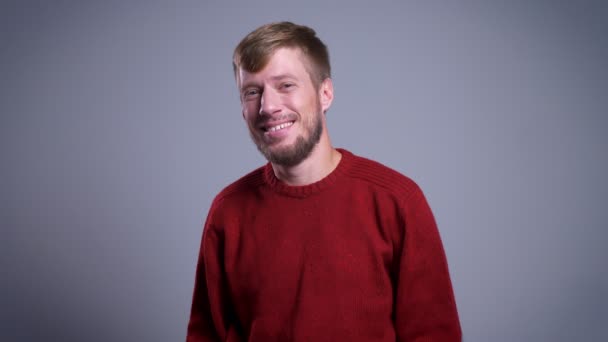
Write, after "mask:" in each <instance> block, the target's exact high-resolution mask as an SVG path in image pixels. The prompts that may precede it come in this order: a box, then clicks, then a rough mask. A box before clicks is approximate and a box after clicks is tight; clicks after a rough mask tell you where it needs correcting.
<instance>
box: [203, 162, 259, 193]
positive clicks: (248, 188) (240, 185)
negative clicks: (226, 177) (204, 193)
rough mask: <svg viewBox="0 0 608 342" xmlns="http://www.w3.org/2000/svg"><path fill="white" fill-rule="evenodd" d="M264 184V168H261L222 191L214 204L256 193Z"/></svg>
mask: <svg viewBox="0 0 608 342" xmlns="http://www.w3.org/2000/svg"><path fill="white" fill-rule="evenodd" d="M263 184H264V166H261V167H259V168H257V169H255V170H253V171H251V172H249V173H248V174H246V175H244V176H243V177H241V178H239V179H237V180H236V181H234V182H232V183H230V184H229V185H227V186H226V187H224V189H222V190H221V191H220V192H219V193H218V194H217V195H216V196H215V199H214V200H213V201H214V202H222V201H224V200H226V199H229V198H233V197H237V198H238V197H241V196H243V195H247V194H249V193H253V192H255V191H256V190H257V189H258V188H259V187H260V186H262V185H263Z"/></svg>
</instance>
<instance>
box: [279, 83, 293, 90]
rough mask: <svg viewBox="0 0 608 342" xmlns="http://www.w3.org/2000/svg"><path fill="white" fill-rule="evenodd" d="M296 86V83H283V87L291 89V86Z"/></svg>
mask: <svg viewBox="0 0 608 342" xmlns="http://www.w3.org/2000/svg"><path fill="white" fill-rule="evenodd" d="M295 86H296V85H295V84H294V83H290V82H287V83H283V84H281V89H285V90H289V89H290V88H293V87H295Z"/></svg>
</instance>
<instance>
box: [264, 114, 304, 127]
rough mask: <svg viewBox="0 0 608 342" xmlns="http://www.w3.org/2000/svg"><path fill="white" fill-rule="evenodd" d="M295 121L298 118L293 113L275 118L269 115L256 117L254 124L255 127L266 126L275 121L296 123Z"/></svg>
mask: <svg viewBox="0 0 608 342" xmlns="http://www.w3.org/2000/svg"><path fill="white" fill-rule="evenodd" d="M297 119H298V116H297V115H296V114H294V113H287V114H281V115H275V116H272V115H269V114H262V115H260V116H258V118H257V120H256V121H255V124H256V126H259V125H266V124H269V123H272V122H275V121H296V120H297Z"/></svg>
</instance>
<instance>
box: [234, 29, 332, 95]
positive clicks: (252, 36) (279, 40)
mask: <svg viewBox="0 0 608 342" xmlns="http://www.w3.org/2000/svg"><path fill="white" fill-rule="evenodd" d="M283 47H288V48H299V49H300V50H301V51H302V53H303V54H304V56H305V57H306V58H307V59H308V62H309V63H308V64H309V67H307V68H306V69H307V70H308V73H309V74H310V78H311V80H312V82H313V84H315V86H317V87H318V86H319V84H321V82H323V81H324V80H325V79H326V78H330V77H331V67H330V64H329V52H328V50H327V46H325V44H324V43H323V42H322V41H321V39H319V37H317V34H316V32H315V30H313V29H312V28H310V27H307V26H303V25H296V24H294V23H291V22H288V21H283V22H277V23H270V24H266V25H263V26H260V27H258V28H257V29H255V30H254V31H252V32H251V33H249V34H248V35H247V36H245V38H243V40H241V42H240V43H239V45H237V47H236V48H235V49H234V55H233V59H232V67H233V69H234V75H235V77H237V73H238V70H239V68H243V69H244V70H245V71H247V72H252V73H255V72H258V71H260V70H262V69H263V68H264V67H265V66H266V64H268V61H269V60H270V57H271V56H272V55H273V54H274V52H275V51H276V50H277V49H279V48H283Z"/></svg>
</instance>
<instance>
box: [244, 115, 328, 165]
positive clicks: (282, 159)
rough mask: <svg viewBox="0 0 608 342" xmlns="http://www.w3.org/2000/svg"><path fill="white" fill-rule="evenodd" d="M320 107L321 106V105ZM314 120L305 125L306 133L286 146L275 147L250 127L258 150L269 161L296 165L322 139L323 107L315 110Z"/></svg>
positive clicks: (306, 156) (308, 154) (250, 133)
mask: <svg viewBox="0 0 608 342" xmlns="http://www.w3.org/2000/svg"><path fill="white" fill-rule="evenodd" d="M319 107H320V106H319ZM315 112H316V114H315V115H314V117H313V119H312V122H310V124H309V125H305V126H304V134H305V135H306V136H304V135H300V136H298V137H297V138H296V141H295V142H294V143H293V144H291V145H289V146H285V147H280V148H273V147H272V144H268V143H267V142H265V141H264V139H263V138H262V137H258V136H255V134H254V132H253V131H252V130H251V129H250V130H249V135H250V136H251V139H252V140H253V142H254V143H255V145H256V147H257V148H258V151H260V153H262V155H263V156H264V157H265V158H266V160H268V161H269V162H271V163H273V164H277V165H281V166H288V167H290V166H296V165H298V164H300V163H301V162H302V161H303V160H304V159H306V158H308V156H310V154H311V153H312V150H313V149H314V148H315V146H317V144H318V143H319V140H321V134H322V133H323V120H322V119H321V115H323V114H322V113H321V108H317V110H316V111H315Z"/></svg>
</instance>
